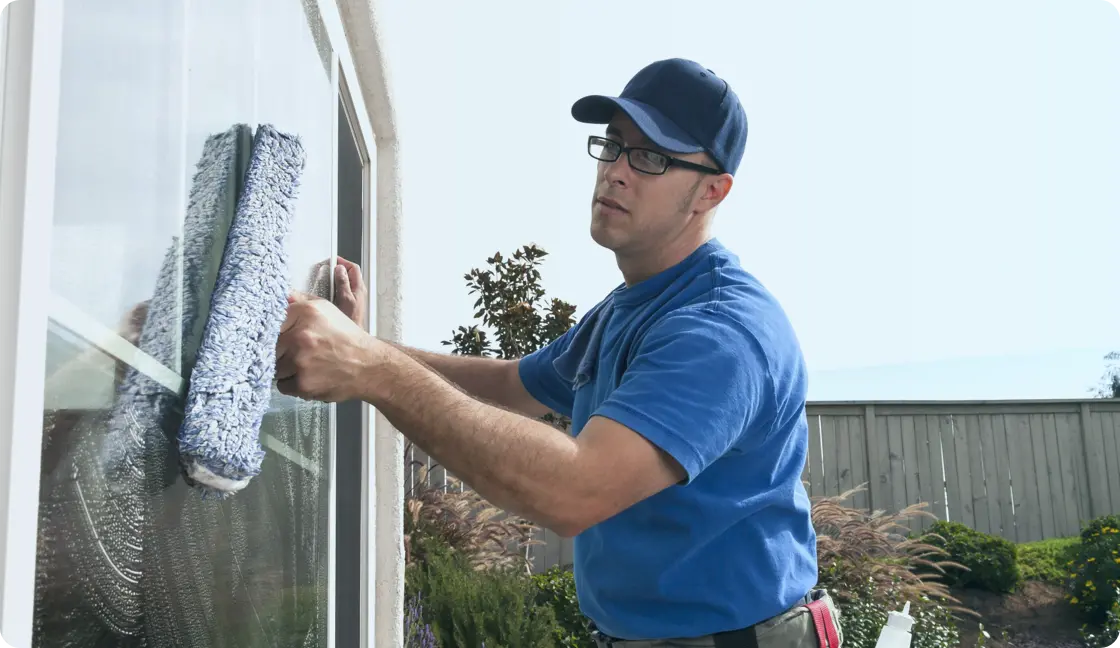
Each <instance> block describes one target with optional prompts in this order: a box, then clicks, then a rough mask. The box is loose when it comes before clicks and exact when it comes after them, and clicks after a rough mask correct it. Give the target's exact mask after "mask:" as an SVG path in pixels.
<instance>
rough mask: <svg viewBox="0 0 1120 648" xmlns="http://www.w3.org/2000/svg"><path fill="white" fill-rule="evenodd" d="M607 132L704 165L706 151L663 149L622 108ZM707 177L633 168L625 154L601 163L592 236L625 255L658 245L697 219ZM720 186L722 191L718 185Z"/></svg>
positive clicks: (616, 138)
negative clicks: (693, 151) (622, 112)
mask: <svg viewBox="0 0 1120 648" xmlns="http://www.w3.org/2000/svg"><path fill="white" fill-rule="evenodd" d="M606 137H607V138H609V139H612V140H614V141H616V142H619V143H620V144H622V145H623V146H639V147H644V148H649V149H652V150H655V151H660V152H662V153H666V154H667V155H670V156H672V157H676V158H679V159H682V160H687V161H689V162H695V163H697V164H704V165H705V166H712V163H711V161H710V160H707V157H706V156H705V155H704V154H703V153H696V154H689V155H680V154H675V153H670V152H668V151H662V150H661V149H659V148H658V147H657V146H655V145H654V144H653V143H652V142H650V141H649V140H648V139H647V138H646V137H645V136H644V135H643V134H642V132H641V131H640V130H638V127H637V126H635V125H634V123H633V122H632V121H630V119H629V118H628V117H626V116H625V115H623V114H621V113H619V114H618V115H616V116H615V118H614V119H613V120H612V121H611V123H610V124H608V125H607V129H606ZM715 177H716V176H708V175H706V174H702V173H699V172H696V171H691V170H686V169H679V168H676V167H669V170H668V171H666V172H665V173H664V174H662V175H650V174H647V173H642V172H641V171H637V170H635V169H634V168H633V167H631V166H630V163H629V162H628V161H627V158H626V155H625V154H623V155H622V156H620V157H619V158H618V159H617V160H615V161H614V162H599V165H598V169H597V171H596V175H595V192H594V194H593V196H592V202H591V238H592V239H594V240H595V242H596V243H598V244H599V245H602V246H603V247H605V248H607V249H609V250H612V251H613V252H615V253H621V254H639V253H641V252H642V251H645V250H650V249H657V248H659V247H661V246H663V245H665V244H666V243H668V242H670V241H672V240H673V239H675V238H676V237H677V236H678V235H679V234H680V233H681V232H682V231H684V230H685V229H686V228H688V227H689V226H690V225H692V224H695V218H696V216H697V214H696V212H697V209H698V208H702V207H704V205H703V202H704V197H705V193H706V192H710V191H712V190H713V188H712V187H711V186H710V185H711V182H710V180H711V179H713V178H715ZM717 191H718V190H717Z"/></svg>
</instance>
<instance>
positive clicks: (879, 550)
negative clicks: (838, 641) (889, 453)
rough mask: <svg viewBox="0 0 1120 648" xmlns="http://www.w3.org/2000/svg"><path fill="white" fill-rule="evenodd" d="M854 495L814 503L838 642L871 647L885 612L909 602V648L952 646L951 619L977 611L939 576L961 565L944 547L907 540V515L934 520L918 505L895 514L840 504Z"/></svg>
mask: <svg viewBox="0 0 1120 648" xmlns="http://www.w3.org/2000/svg"><path fill="white" fill-rule="evenodd" d="M860 490H862V487H860V488H856V489H853V490H851V491H848V492H846V493H842V494H840V495H838V496H836V497H825V498H816V499H814V501H813V511H812V518H813V526H814V528H815V529H816V531H817V560H818V564H819V569H820V575H819V577H818V582H819V586H820V587H824V588H826V589H828V590H829V591H830V592H831V593H832V595H833V597H834V598H835V599H836V601H837V605H839V606H840V608H841V615H842V618H841V624H842V625H843V628H844V638H845V642H844V644H845V645H846V646H852V647H853V648H872V647H873V646H874V645H875V642H876V640H877V639H878V637H879V631H880V630H881V629H882V627H883V624H885V623H886V619H887V612H888V611H889V610H897V609H901V608H902V606H903V605H904V603H905V602H906V601H909V602H910V610H911V614H912V615H913V616H914V618H915V619H916V621H915V625H914V640H913V643H912V646H913V647H914V648H941V647H943V646H944V647H948V646H955V645H957V642H958V640H959V633H958V631H957V626H956V623H955V620H954V619H955V614H971V615H975V613H974V612H972V611H971V610H968V609H967V608H964V607H963V606H961V605H960V602H959V601H958V600H957V599H955V598H953V597H952V596H951V595H950V593H949V590H948V588H947V587H946V585H945V583H943V582H941V580H940V578H941V575H942V574H944V573H945V571H946V569H948V568H949V567H959V565H956V564H954V563H952V562H951V561H948V560H947V557H948V554H947V552H945V551H944V550H942V549H939V548H937V547H935V546H932V545H930V544H927V543H925V542H923V541H922V539H920V538H911V537H908V533H909V528H908V527H907V526H906V525H907V522H908V521H909V520H910V519H911V518H913V517H918V516H928V517H933V516H932V515H931V514H929V513H926V512H925V511H924V510H923V509H924V505H921V504H916V505H913V506H910V507H907V508H905V509H903V510H902V511H900V512H898V513H896V514H893V515H888V514H885V513H883V512H882V511H876V512H874V513H870V512H868V511H867V510H866V509H862V508H852V507H850V506H846V505H845V504H844V501H845V500H847V499H849V498H850V497H851V496H852V495H854V494H855V493H857V492H859V491H860ZM849 628H851V630H849Z"/></svg>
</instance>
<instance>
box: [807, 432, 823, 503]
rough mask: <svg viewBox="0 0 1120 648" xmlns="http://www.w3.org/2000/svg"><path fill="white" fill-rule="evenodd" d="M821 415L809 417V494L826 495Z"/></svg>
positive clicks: (814, 495) (815, 495)
mask: <svg viewBox="0 0 1120 648" xmlns="http://www.w3.org/2000/svg"><path fill="white" fill-rule="evenodd" d="M820 418H821V417H819V416H811V417H809V462H810V464H811V465H810V467H809V471H810V473H809V474H810V477H809V496H810V497H824V467H823V463H822V458H821V420H820Z"/></svg>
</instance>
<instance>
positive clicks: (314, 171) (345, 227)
mask: <svg viewBox="0 0 1120 648" xmlns="http://www.w3.org/2000/svg"><path fill="white" fill-rule="evenodd" d="M64 4H65V9H64V11H63V13H62V15H63V19H62V20H63V22H62V39H61V48H62V54H61V56H62V65H61V72H60V76H61V79H60V81H61V82H60V85H59V88H60V93H61V94H60V97H59V101H58V110H59V119H58V138H57V140H58V143H57V154H56V165H55V169H54V187H55V192H54V212H53V216H54V218H53V224H52V226H51V233H50V248H51V261H50V264H49V268H43V269H42V270H43V273H44V276H45V277H46V276H49V316H50V317H49V324H48V337H47V349H46V367H45V369H46V383H45V388H44V392H43V394H44V411H43V417H42V421H43V443H42V454H41V470H40V482H39V484H38V498H37V499H38V504H39V506H38V526H39V530H38V535H37V543H36V549H35V554H36V555H35V584H34V615H33V617H34V618H33V633H32V634H33V641H34V645H37V646H54V645H82V646H87V645H88V646H101V645H104V646H110V645H112V646H164V645H167V646H171V645H175V646H217V647H222V646H231V647H232V646H237V647H252V646H262V647H263V646H301V647H305V646H306V647H311V646H328V645H330V639H331V634H332V632H337V633H338V634H337V637H335V639H336V641H337V643H338V645H355V644H354V643H350V642H349V640H347V639H344V637H349V636H355V634H354V628H356V627H357V619H356V618H357V617H358V616H360V613H361V610H360V609H356V608H354V607H353V604H351V603H349V602H344V601H345V599H344V598H343V597H341V596H340V597H338V598H337V599H336V598H335V597H334V596H333V592H334V591H336V590H333V587H335V586H337V587H338V590H337V591H338V592H344V591H347V590H346V588H347V587H352V586H354V587H356V585H353V584H349V585H348V584H344V583H342V582H338V583H337V584H336V583H335V582H334V581H335V575H334V574H333V573H332V571H331V568H332V557H333V556H332V547H333V546H334V543H335V542H336V535H337V534H341V537H342V538H344V539H345V541H343V542H339V547H338V550H339V551H340V552H345V553H346V555H348V556H357V557H358V558H359V559H360V558H361V557H362V555H363V547H362V543H361V538H360V535H361V526H360V525H359V526H358V527H357V530H356V533H355V530H354V529H353V528H351V527H353V525H351V526H350V527H344V526H337V527H336V526H334V525H335V524H336V520H338V522H341V519H340V517H341V516H334V519H332V515H331V510H332V507H336V506H337V507H338V508H339V509H340V511H345V512H347V513H348V514H352V513H353V512H354V511H357V512H358V513H359V514H360V512H361V506H362V505H363V504H362V498H361V494H362V492H363V491H362V489H361V484H362V482H363V479H362V478H361V474H360V473H361V471H362V470H363V462H362V460H361V457H362V456H363V454H359V453H358V452H354V453H353V455H354V456H356V457H358V460H357V461H356V462H355V461H350V462H349V463H346V464H339V465H337V466H336V465H335V463H334V453H333V450H334V447H333V440H334V438H335V435H334V430H335V428H336V426H338V427H340V428H342V429H346V430H348V431H349V433H348V434H345V435H341V436H343V437H346V438H348V439H357V440H358V441H359V444H360V443H364V441H362V437H363V436H364V435H362V434H360V432H359V431H358V430H352V429H350V428H354V427H356V426H358V425H361V421H362V420H363V417H364V412H363V408H362V407H361V406H360V405H359V404H344V405H343V406H342V407H341V408H340V409H338V410H337V411H336V409H335V408H334V407H328V406H325V405H321V404H313V403H307V402H304V401H300V400H297V399H291V398H286V397H283V396H282V395H280V394H279V393H278V392H275V391H274V393H273V398H272V404H271V408H270V410H269V412H268V414H267V415H266V417H265V420H264V423H263V425H262V429H261V440H262V442H263V445H264V447H265V450H266V452H267V455H266V458H265V461H264V466H263V468H262V472H261V474H260V475H259V476H258V477H256V478H254V479H253V481H252V482H251V483H250V485H249V486H248V487H247V488H246V489H245V490H243V491H241V492H239V493H237V494H236V495H234V496H233V497H232V498H230V499H228V500H223V501H214V500H203V499H201V498H200V497H199V496H198V493H197V492H196V491H194V490H192V489H190V488H189V487H187V486H186V485H185V484H184V482H183V480H182V477H181V476H180V475H179V472H178V468H177V463H176V460H175V457H174V441H173V438H174V434H175V432H176V430H177V423H178V422H179V420H181V411H180V410H181V403H182V401H181V396H182V393H183V391H184V386H185V384H186V383H187V381H189V378H190V370H191V367H192V363H193V358H194V354H195V352H196V350H197V347H198V343H199V340H200V334H201V323H202V322H203V321H204V319H205V318H204V313H205V310H206V308H207V305H208V303H209V302H208V296H209V291H210V289H211V287H212V285H213V274H214V272H215V271H216V266H215V263H214V260H215V259H216V258H219V257H220V249H221V246H222V244H223V243H224V237H223V235H224V232H225V230H226V228H228V225H229V219H230V218H231V217H232V210H233V206H234V205H235V204H236V192H235V191H233V190H228V189H227V191H229V193H228V194H224V196H223V197H224V199H223V200H221V201H218V203H219V204H221V205H222V207H221V208H219V209H215V210H210V211H208V212H207V213H205V214H202V215H200V214H199V213H198V205H199V201H198V200H197V199H198V197H199V196H200V195H202V193H203V192H204V191H206V190H207V189H208V187H211V186H212V185H208V186H202V185H201V183H202V182H203V180H205V177H206V176H205V174H200V173H198V171H199V169H200V168H201V163H202V162H203V161H204V160H206V159H208V158H207V156H209V155H212V154H215V152H218V153H223V154H226V155H229V156H230V159H233V160H236V161H237V163H236V164H235V165H234V169H235V171H234V172H233V175H234V177H235V178H236V177H237V172H236V169H243V168H244V167H243V163H244V161H245V157H246V155H247V153H248V151H247V148H246V137H245V134H246V133H247V132H248V129H252V128H254V127H255V126H256V125H258V124H272V125H274V126H275V127H276V128H278V129H280V130H282V131H286V132H290V133H294V134H297V135H299V136H300V138H301V140H302V142H303V144H304V147H305V149H306V151H307V166H306V168H305V171H304V174H303V177H302V179H301V183H300V194H299V197H298V199H297V202H296V213H295V217H294V221H293V230H292V232H291V234H290V237H289V240H288V245H289V253H290V259H289V262H290V265H289V277H288V278H289V281H290V284H291V285H292V286H293V287H295V288H298V289H303V290H310V291H313V292H316V293H318V294H320V295H323V296H326V295H327V294H328V293H329V290H330V282H329V273H325V274H323V273H320V272H319V268H320V267H321V266H322V264H323V262H324V261H327V260H329V259H332V258H333V256H334V255H335V253H336V247H337V246H338V245H339V242H340V241H361V240H364V238H363V236H362V231H363V228H364V227H365V212H364V205H365V204H366V203H367V202H368V200H367V199H368V189H367V187H366V186H365V185H366V180H365V178H366V173H367V167H368V155H367V154H366V153H365V151H364V150H363V149H362V147H361V142H360V138H359V137H357V136H356V130H355V129H352V128H351V126H350V120H351V119H353V112H352V111H350V112H349V113H348V112H347V109H346V103H345V92H342V94H341V97H342V99H343V100H342V101H340V84H339V81H338V78H339V73H338V63H337V58H336V56H335V53H334V52H333V50H332V47H331V43H330V38H329V37H328V35H327V29H326V28H325V27H324V23H323V18H322V17H321V16H320V14H319V9H318V4H317V3H316V2H314V0H302V1H301V0H281V1H279V2H275V3H268V4H267V6H266V5H265V4H264V3H259V2H250V3H229V2H224V1H223V0H192V2H166V3H151V2H145V1H143V0H111V1H107V2H102V3H97V6H96V8H94V7H93V6H87V5H88V3H81V2H76V1H74V0H67V1H66V2H65V3H64ZM336 120H337V121H336ZM239 128H240V133H241V135H240V136H239V135H238V132H239ZM336 128H337V131H336ZM336 132H337V136H336ZM222 134H226V135H228V137H224V138H223V137H220V136H221V135H222ZM215 136H219V137H217V138H215ZM355 179H356V180H355ZM234 184H236V183H234ZM336 207H337V209H336ZM355 232H356V234H355ZM337 249H338V251H339V252H341V253H343V254H344V255H345V256H348V257H350V258H355V255H356V256H357V260H361V259H362V257H361V250H360V249H358V250H357V251H356V252H355V251H354V250H349V251H347V250H343V249H341V248H337ZM195 262H197V263H196V265H197V266H198V267H205V268H210V269H211V270H210V271H209V272H203V273H201V274H196V273H191V272H189V271H188V270H187V268H190V267H194V266H192V265H191V264H192V263H195ZM200 276H201V277H202V279H201V280H199V279H197V278H198V277H200ZM192 313H196V314H198V315H197V316H195V317H192ZM157 324H163V325H164V326H157ZM138 382H140V383H144V384H146V385H148V386H149V387H150V390H149V392H148V393H147V394H146V395H145V396H144V397H143V398H140V397H138V396H137V393H136V392H135V391H134V390H130V388H129V386H130V385H135V384H137V383H138ZM336 417H337V418H336ZM338 455H339V456H340V457H348V458H349V455H348V454H347V453H346V452H339V453H338ZM356 473H357V475H358V476H357V477H355V474H356ZM335 479H338V480H339V482H340V483H343V482H346V483H351V482H352V483H353V484H356V485H357V487H358V488H357V490H356V491H350V490H347V493H346V494H345V495H344V494H343V493H342V492H341V489H340V490H339V494H338V496H337V498H336V499H335V500H334V501H332V499H331V488H332V484H333V483H334V480H335ZM34 490H35V489H34V488H32V489H30V492H32V493H33V492H34ZM355 492H356V493H357V494H358V496H357V498H356V499H355V496H354V493H355ZM31 496H32V497H34V495H31ZM366 504H368V502H367V503H366ZM340 555H342V553H340ZM349 564H352V563H349ZM351 569H352V568H351ZM344 571H345V570H344V569H339V570H338V573H339V574H342V573H343V572H344ZM335 605H338V606H339V609H338V610H337V611H335V612H336V613H337V615H336V616H332V611H334V610H333V606H335ZM344 612H345V614H344ZM347 615H349V616H347ZM336 624H343V625H342V626H341V627H335V626H336ZM347 633H349V634H347Z"/></svg>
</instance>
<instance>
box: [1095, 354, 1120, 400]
mask: <svg viewBox="0 0 1120 648" xmlns="http://www.w3.org/2000/svg"><path fill="white" fill-rule="evenodd" d="M1104 359H1105V361H1106V362H1107V363H1108V364H1107V365H1106V366H1105V371H1104V375H1102V376H1101V380H1100V383H1099V384H1098V385H1097V388H1096V389H1095V390H1094V393H1095V395H1096V397H1097V398H1120V351H1113V352H1111V353H1109V354H1108V355H1106V356H1105V357H1104Z"/></svg>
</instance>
